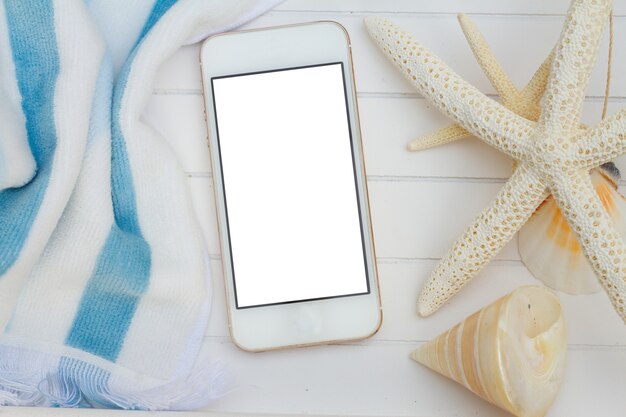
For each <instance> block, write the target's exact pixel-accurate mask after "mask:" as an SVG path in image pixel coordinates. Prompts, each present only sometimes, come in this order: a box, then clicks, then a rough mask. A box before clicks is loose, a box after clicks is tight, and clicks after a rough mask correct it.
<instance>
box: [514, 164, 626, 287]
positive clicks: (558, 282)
mask: <svg viewBox="0 0 626 417" xmlns="http://www.w3.org/2000/svg"><path fill="white" fill-rule="evenodd" d="M590 174H591V181H592V183H593V185H594V187H595V189H596V192H597V193H598V196H599V197H600V200H602V204H603V205H604V207H605V208H606V209H607V211H608V213H609V215H610V216H611V219H612V220H613V224H614V225H615V227H616V229H617V230H618V231H619V233H620V234H621V235H622V237H624V238H626V199H625V198H624V197H623V196H622V195H621V194H620V193H619V191H618V190H617V180H618V179H619V171H618V170H617V168H616V167H615V165H614V164H612V163H611V164H605V165H603V166H602V167H601V168H597V169H593V170H592V171H591V173H590ZM518 245H519V253H520V256H521V258H522V261H523V262H524V264H525V265H526V267H527V268H528V270H529V271H530V272H531V273H532V274H533V275H534V276H535V277H536V278H537V279H539V280H540V281H542V282H543V283H544V284H546V285H547V286H549V287H550V288H553V289H555V290H558V291H563V292H566V293H569V294H591V293H594V292H597V291H599V290H600V285H599V284H598V279H597V278H596V275H595V273H594V272H593V270H592V269H591V266H590V265H589V261H588V260H587V258H586V257H585V255H584V253H583V252H582V249H581V247H580V244H579V243H578V241H577V240H576V236H574V233H573V232H572V230H571V229H570V227H569V225H568V224H567V221H566V220H565V218H564V217H563V215H562V214H561V210H560V209H559V208H558V207H557V205H556V203H555V202H554V199H553V198H552V196H550V197H548V198H547V199H546V200H545V201H544V202H543V203H542V204H541V206H539V208H537V210H536V211H535V213H534V214H533V215H532V216H531V218H530V220H529V221H528V222H527V223H526V224H525V225H524V227H522V229H521V230H520V232H519V237H518Z"/></svg>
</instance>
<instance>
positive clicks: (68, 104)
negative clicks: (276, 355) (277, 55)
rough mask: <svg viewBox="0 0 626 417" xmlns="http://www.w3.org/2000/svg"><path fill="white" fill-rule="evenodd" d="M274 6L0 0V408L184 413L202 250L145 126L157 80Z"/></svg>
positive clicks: (204, 307) (215, 386)
mask: <svg viewBox="0 0 626 417" xmlns="http://www.w3.org/2000/svg"><path fill="white" fill-rule="evenodd" d="M276 3H277V1H276V0H238V1H224V0H179V1H176V0H141V1H126V0H91V1H90V0H86V1H81V0H0V330H3V332H2V334H1V335H0V405H2V404H4V405H7V404H8V405H51V406H80V407H118V408H126V409H150V410H152V409H189V408H194V407H198V406H200V405H203V404H204V403H205V402H206V401H207V400H209V399H210V398H211V397H212V396H214V395H215V394H216V393H217V391H219V386H220V376H219V374H215V373H214V372H213V370H212V369H211V364H210V363H208V361H207V360H206V358H202V359H198V357H199V351H200V348H201V345H202V340H203V337H202V336H203V332H204V330H205V327H206V324H207V321H208V318H209V307H210V286H209V281H208V280H209V267H208V262H207V250H206V248H205V244H204V241H203V238H202V235H201V233H200V228H199V227H198V225H197V222H196V219H195V214H194V212H193V210H192V207H191V204H190V198H189V193H188V190H187V184H186V179H185V175H184V173H183V170H182V168H181V167H180V165H179V163H178V161H177V159H176V157H175V156H174V153H173V152H172V150H171V149H170V148H169V147H168V145H167V143H166V142H165V141H164V139H163V138H162V137H160V135H159V134H158V133H157V132H155V131H154V130H153V129H152V128H151V127H150V126H148V125H147V124H145V123H144V122H143V121H142V120H141V114H142V111H143V108H144V106H145V104H146V102H147V100H148V98H149V96H150V94H151V87H152V83H153V80H154V78H155V74H156V71H157V69H158V68H159V66H160V64H161V63H162V62H163V61H164V60H165V59H167V58H168V57H169V56H170V55H172V54H173V53H174V52H175V51H176V50H177V49H178V48H179V47H180V46H181V45H183V44H184V43H185V42H186V41H188V40H189V39H198V37H199V36H201V35H208V34H212V33H215V32H219V31H224V30H227V29H230V28H233V27H235V26H237V25H240V24H242V23H243V22H245V21H247V20H250V19H252V18H254V17H255V16H257V15H259V14H261V13H263V12H264V11H266V10H267V9H269V8H270V7H272V6H273V5H275V4H276Z"/></svg>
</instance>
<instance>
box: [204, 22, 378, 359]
mask: <svg viewBox="0 0 626 417" xmlns="http://www.w3.org/2000/svg"><path fill="white" fill-rule="evenodd" d="M200 61H201V65H202V79H203V90H204V97H205V105H206V119H207V126H208V133H209V134H208V141H209V148H210V150H211V163H212V167H213V181H214V190H215V200H216V207H217V217H218V224H219V231H220V241H221V252H222V262H223V271H224V278H225V287H226V297H227V305H228V316H229V326H230V333H231V337H232V339H233V341H234V343H235V344H236V345H237V346H239V347H240V348H242V349H244V350H248V351H264V350H271V349H277V348H284V347H296V346H306V345H314V344H321V343H331V342H340V341H348V340H356V339H363V338H366V337H369V336H371V335H373V334H374V333H376V331H377V330H378V328H379V327H380V325H381V321H382V309H381V302H380V295H379V287H378V274H377V269H376V257H375V251H374V239H373V235H372V227H371V222H370V211H369V205H368V197H367V183H366V179H365V178H366V177H365V166H364V161H363V149H362V146H361V134H360V129H359V123H358V111H357V100H356V94H355V84H354V76H353V70H352V60H351V53H350V40H349V37H348V33H347V32H346V30H345V29H344V28H343V27H342V26H341V25H339V24H338V23H335V22H314V23H305V24H298V25H289V26H280V27H275V28H268V29H255V30H249V31H240V32H231V33H227V34H220V35H216V36H213V37H211V38H209V39H208V40H207V41H206V42H205V43H204V45H203V46H202V50H201V59H200Z"/></svg>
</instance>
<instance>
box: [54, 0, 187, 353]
mask: <svg viewBox="0 0 626 417" xmlns="http://www.w3.org/2000/svg"><path fill="white" fill-rule="evenodd" d="M175 2H176V0H159V1H157V2H156V4H155V5H154V7H153V9H152V12H151V13H150V16H149V17H148V19H147V20H146V23H145V25H144V27H143V30H142V31H141V35H140V37H139V39H138V41H137V44H136V46H135V48H134V50H133V52H132V53H131V55H130V57H129V58H128V60H127V61H126V64H125V65H124V67H123V69H122V71H121V73H120V77H119V81H118V82H117V85H116V87H115V91H114V94H113V106H112V112H113V119H112V139H111V161H112V166H111V187H112V190H111V192H112V199H113V211H114V215H115V224H114V225H113V227H112V228H111V232H110V234H109V236H108V238H107V241H106V243H105V245H104V247H103V249H102V252H101V253H100V256H99V257H98V261H97V264H96V267H95V270H94V273H93V275H92V276H91V278H90V279H89V282H88V284H87V288H86V289H85V292H84V294H83V297H82V300H81V302H80V306H79V309H78V312H77V314H76V318H75V320H74V323H73V325H72V328H71V329H70V332H69V334H68V336H67V339H66V344H67V345H69V346H72V347H75V348H78V349H83V350H85V351H87V352H90V353H93V354H94V355H97V356H100V357H102V358H104V359H108V360H110V361H115V360H116V359H117V357H118V355H119V353H120V350H121V349H122V346H123V344H124V339H125V337H126V333H127V332H128V328H129V327H130V324H131V322H132V319H133V316H134V314H135V311H136V310H137V305H138V304H139V301H140V299H141V297H142V295H143V294H144V293H145V291H146V290H147V288H148V284H149V281H150V269H151V264H152V260H151V253H150V246H149V245H148V243H147V242H146V241H145V239H144V238H143V236H142V234H141V229H140V227H139V219H138V215H137V206H136V196H135V189H134V183H133V179H132V172H131V168H130V163H129V160H128V154H127V151H126V146H125V140H124V135H123V132H122V128H121V125H120V108H121V102H122V99H123V97H124V93H125V89H126V83H127V81H128V76H129V74H130V70H131V67H132V64H133V61H134V58H135V56H136V54H137V49H138V45H139V44H140V43H141V41H142V40H143V39H144V37H145V36H146V34H147V33H148V32H149V30H150V29H151V28H152V27H153V26H154V25H155V24H156V22H157V21H158V20H159V19H160V18H161V17H162V16H163V14H165V12H167V11H168V10H169V8H170V7H171V6H172V5H173V4H174V3H175Z"/></svg>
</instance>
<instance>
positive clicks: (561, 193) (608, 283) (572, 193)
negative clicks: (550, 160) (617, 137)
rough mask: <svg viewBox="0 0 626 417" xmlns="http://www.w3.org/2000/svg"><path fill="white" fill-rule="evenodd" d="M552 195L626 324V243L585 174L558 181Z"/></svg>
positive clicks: (584, 172)
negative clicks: (625, 303)
mask: <svg viewBox="0 0 626 417" xmlns="http://www.w3.org/2000/svg"><path fill="white" fill-rule="evenodd" d="M552 193H553V195H554V198H555V201H556V203H557V204H558V205H559V207H560V209H561V211H562V212H563V215H564V216H565V218H566V219H567V222H568V223H569V225H570V227H571V229H572V230H573V231H574V233H575V234H576V237H577V239H578V242H579V243H580V245H581V247H582V248H583V251H584V253H585V255H586V256H587V259H588V260H589V264H590V265H591V267H592V268H593V270H594V271H595V273H596V275H597V276H598V280H599V281H600V284H602V286H603V287H604V289H605V290H606V292H607V294H608V295H609V298H610V299H611V302H612V303H613V307H615V309H616V310H617V313H618V314H619V316H620V317H621V319H622V320H623V321H624V322H626V310H625V309H626V306H625V305H624V302H625V298H626V244H624V241H623V240H622V237H621V235H620V233H619V232H618V231H617V230H616V229H615V227H614V226H613V223H612V221H611V218H610V217H609V215H608V213H607V212H606V210H605V209H604V207H603V205H602V202H601V201H600V198H599V197H598V195H597V194H596V192H595V190H594V188H593V185H592V183H591V179H590V177H589V175H588V174H587V172H586V171H579V172H576V173H574V174H571V175H569V176H564V177H562V178H559V179H558V183H557V184H555V185H554V187H553V190H552Z"/></svg>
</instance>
